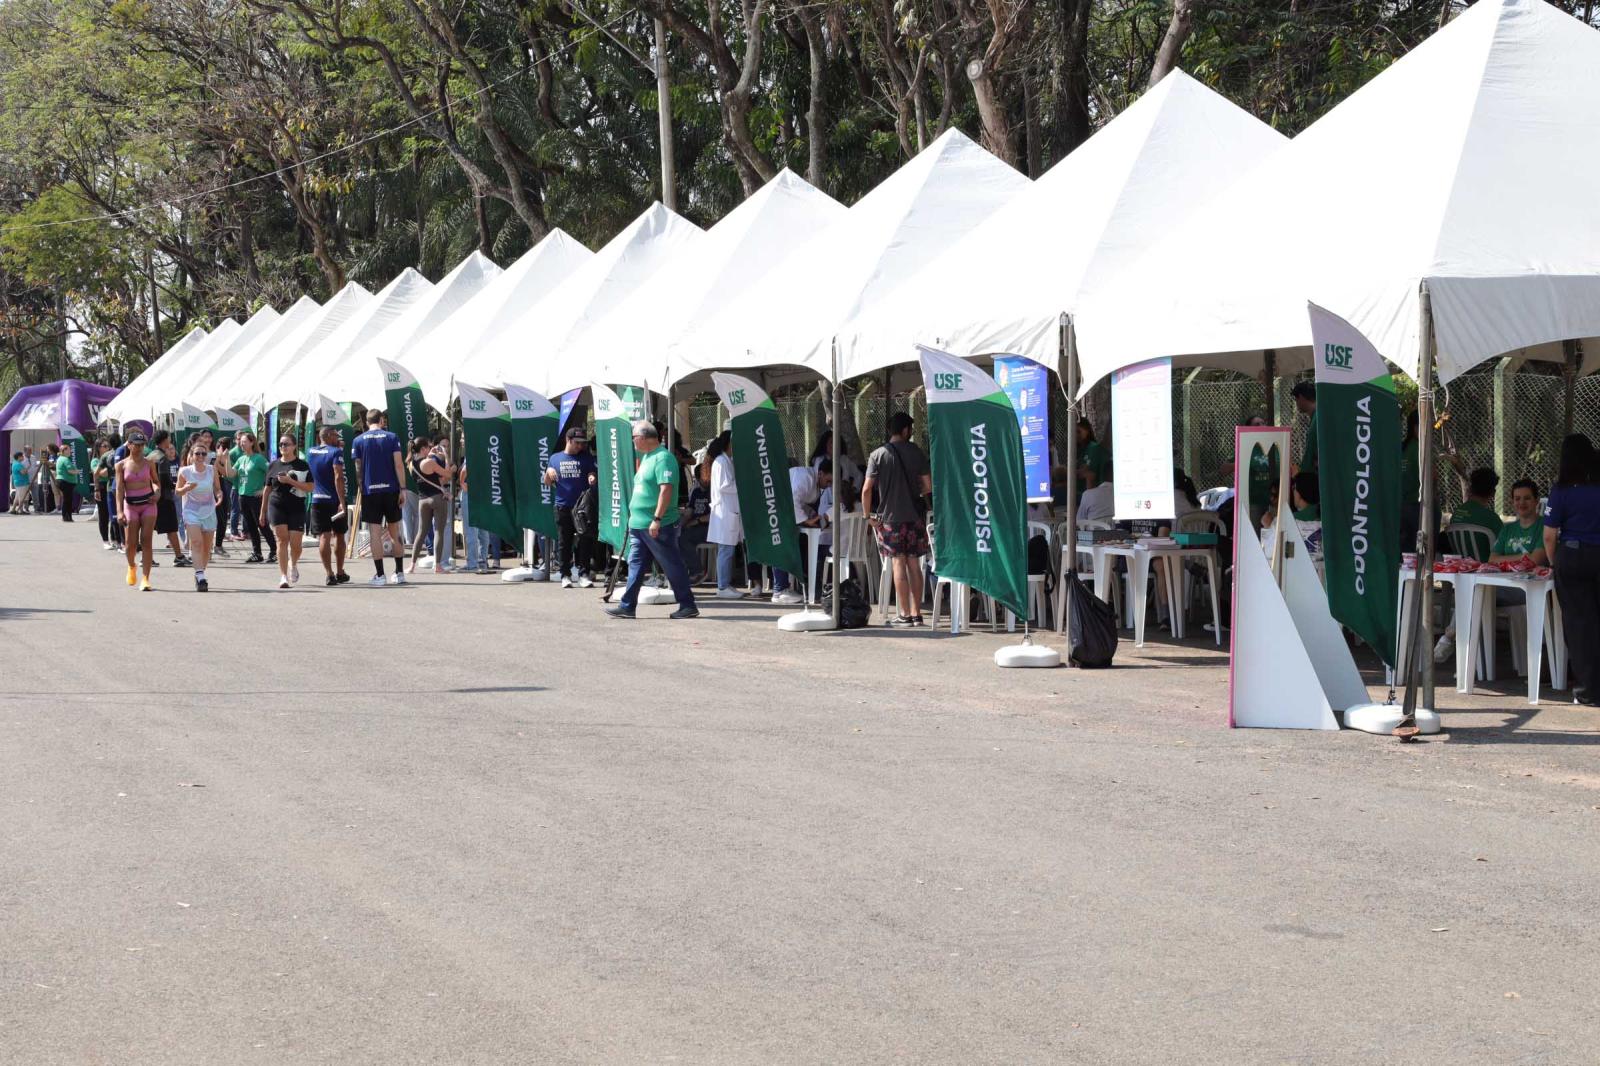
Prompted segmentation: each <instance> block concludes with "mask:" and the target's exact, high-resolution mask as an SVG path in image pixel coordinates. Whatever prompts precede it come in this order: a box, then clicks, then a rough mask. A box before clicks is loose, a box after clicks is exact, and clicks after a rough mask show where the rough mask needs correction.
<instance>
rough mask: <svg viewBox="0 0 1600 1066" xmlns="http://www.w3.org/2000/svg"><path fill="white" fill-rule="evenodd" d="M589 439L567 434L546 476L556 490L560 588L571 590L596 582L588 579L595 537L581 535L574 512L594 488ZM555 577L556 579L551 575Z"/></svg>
mask: <svg viewBox="0 0 1600 1066" xmlns="http://www.w3.org/2000/svg"><path fill="white" fill-rule="evenodd" d="M588 443H589V442H588V439H587V438H586V437H585V436H584V433H583V429H582V428H581V427H579V426H573V427H572V428H571V429H569V430H567V443H566V447H565V448H564V449H563V450H561V451H559V452H557V453H556V454H554V455H552V456H551V457H550V465H549V467H548V468H547V469H546V470H545V472H544V479H545V481H546V482H547V483H549V484H551V485H554V486H555V489H556V528H557V531H558V532H559V534H560V535H559V536H558V537H557V538H556V559H557V560H558V561H559V564H560V567H561V587H562V588H564V589H570V588H571V587H572V583H573V581H574V580H576V581H577V583H578V587H579V588H584V589H586V588H590V587H592V586H593V585H594V578H592V577H591V576H590V575H589V567H590V566H591V565H593V564H592V563H591V562H590V560H592V559H593V558H594V535H593V534H587V535H583V536H580V535H579V534H578V526H577V523H576V522H574V521H573V515H572V509H573V508H574V507H576V506H577V505H578V497H580V496H582V495H583V490H584V489H586V488H588V487H589V486H590V485H593V484H594V481H595V476H594V470H595V462H594V456H593V455H591V454H590V453H589V447H588ZM574 553H576V555H577V572H576V573H574V572H573V555H574ZM551 576H552V577H553V576H554V575H551Z"/></svg>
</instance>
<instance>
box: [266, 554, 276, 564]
mask: <svg viewBox="0 0 1600 1066" xmlns="http://www.w3.org/2000/svg"><path fill="white" fill-rule="evenodd" d="M277 561H278V553H277V552H269V553H267V562H269V563H275V562H277Z"/></svg>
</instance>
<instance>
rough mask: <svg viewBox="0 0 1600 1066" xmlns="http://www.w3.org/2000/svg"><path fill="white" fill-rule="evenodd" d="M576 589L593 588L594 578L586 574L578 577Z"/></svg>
mask: <svg viewBox="0 0 1600 1066" xmlns="http://www.w3.org/2000/svg"><path fill="white" fill-rule="evenodd" d="M578 587H579V588H580V589H592V588H594V578H592V577H590V576H589V575H588V574H582V575H580V576H579V578H578Z"/></svg>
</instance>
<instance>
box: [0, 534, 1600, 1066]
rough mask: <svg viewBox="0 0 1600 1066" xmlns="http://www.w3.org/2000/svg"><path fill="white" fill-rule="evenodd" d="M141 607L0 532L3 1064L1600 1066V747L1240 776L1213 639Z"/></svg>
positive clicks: (448, 585)
mask: <svg viewBox="0 0 1600 1066" xmlns="http://www.w3.org/2000/svg"><path fill="white" fill-rule="evenodd" d="M355 572H356V573H357V574H358V575H361V576H365V575H366V574H367V573H370V570H367V571H363V570H361V569H360V568H359V567H358V568H357V569H356V570H355ZM157 575H158V576H157V584H158V587H159V591H157V592H153V593H150V594H147V595H145V594H139V593H136V592H133V591H131V590H129V589H127V588H126V587H125V586H124V585H123V584H122V583H121V576H122V571H121V567H120V564H119V562H118V560H117V558H116V557H114V556H112V555H111V554H110V553H106V552H102V551H100V550H99V546H98V544H97V543H96V542H95V535H94V531H93V527H92V526H91V525H86V524H79V525H77V526H75V527H64V526H63V525H62V524H61V523H58V522H56V521H54V520H50V519H44V518H16V517H12V516H7V515H0V667H3V670H0V677H4V678H5V685H4V689H5V693H4V695H3V696H0V765H3V766H4V768H5V770H4V773H3V774H0V1061H4V1062H7V1063H25V1064H29V1066H43V1064H50V1063H63V1064H68V1063H70V1064H81V1063H119V1064H123V1063H163V1064H166V1063H205V1064H218V1063H268V1064H276V1063H283V1062H323V1063H383V1064H395V1063H512V1062H515V1063H540V1064H549V1063H568V1062H584V1063H588V1062H616V1063H648V1062H680V1063H729V1064H754V1063H877V1062H889V1061H896V1062H915V1063H961V1064H970V1063H997V1064H1018V1063H1055V1062H1072V1063H1080V1062H1081V1063H1115V1064H1130V1063H1161V1064H1171V1063H1185V1064H1188V1063H1219V1064H1236V1063H1257V1062H1293V1063H1373V1062H1386V1063H1450V1064H1461V1063H1496V1064H1499V1063H1512V1062H1516V1063H1530V1062H1531V1063H1587V1062H1593V1061H1595V1060H1596V1058H1597V1052H1596V1050H1595V1049H1596V1048H1597V1047H1600V1016H1597V1014H1596V1012H1595V1010H1594V1006H1593V1003H1594V988H1595V986H1596V983H1597V979H1600V952H1597V951H1596V947H1597V940H1600V938H1597V936H1596V933H1595V917H1594V916H1595V912H1596V909H1597V904H1600V898H1597V897H1600V893H1597V891H1596V887H1595V886H1596V879H1597V877H1600V861H1597V854H1596V846H1595V841H1596V835H1597V834H1596V830H1597V828H1600V770H1597V768H1596V766H1595V760H1594V754H1595V750H1596V749H1595V744H1596V743H1597V742H1600V718H1597V717H1596V716H1595V715H1594V714H1593V713H1592V712H1582V711H1578V710H1575V709H1573V708H1571V707H1570V706H1569V707H1565V708H1562V707H1555V708H1551V707H1548V706H1547V707H1546V708H1545V709H1543V710H1539V711H1538V712H1537V713H1532V714H1530V713H1529V711H1528V709H1527V708H1526V707H1525V706H1523V705H1521V704H1519V702H1518V701H1517V700H1516V699H1515V698H1514V697H1512V696H1485V697H1481V698H1479V699H1477V700H1475V701H1473V702H1472V705H1471V706H1470V707H1469V708H1467V709H1465V710H1458V711H1453V712H1450V713H1447V715H1446V723H1447V725H1448V727H1449V729H1450V733H1449V735H1448V737H1447V738H1443V739H1435V740H1432V741H1430V742H1428V743H1425V744H1418V745H1414V746H1401V745H1399V744H1397V743H1394V742H1392V741H1388V740H1380V739H1376V738H1372V737H1368V736H1365V735H1359V734H1339V735H1326V734H1291V733H1274V732H1245V731H1234V732H1230V731H1228V730H1227V729H1224V728H1222V727H1221V724H1222V722H1223V721H1224V717H1225V710H1224V699H1225V683H1226V670H1225V661H1224V660H1223V659H1222V658H1221V657H1220V656H1219V655H1217V654H1216V653H1215V651H1214V650H1213V649H1210V648H1208V647H1206V646H1204V645H1203V644H1201V643H1199V642H1194V643H1192V644H1191V645H1188V646H1175V645H1165V646H1161V645H1152V646H1151V647H1150V648H1149V649H1147V650H1146V652H1145V653H1143V654H1134V653H1132V652H1131V650H1130V649H1127V648H1125V649H1124V653H1123V655H1122V657H1121V666H1120V668H1119V669H1117V670H1115V671H1112V672H1105V673H1099V674H1083V673H1077V672H1069V671H1066V670H1060V671H1050V672H1032V673H1027V672H1011V673H1002V672H1000V671H997V670H995V669H994V668H993V667H992V666H990V665H989V657H990V654H991V652H992V650H993V648H994V646H995V644H996V638H991V637H988V636H977V637H965V638H958V639H950V638H940V637H933V636H930V635H928V634H926V633H920V634H901V633H888V632H883V631H874V632H858V633H850V634H843V635H827V636H806V637H801V636H789V635H783V634H779V633H778V632H777V631H776V630H775V629H774V628H773V627H772V625H771V624H770V619H771V618H772V617H773V616H774V614H775V613H776V612H775V611H774V610H773V609H771V608H768V607H764V606H754V605H732V606H727V605H722V606H718V605H712V606H708V607H707V608H706V616H705V618H703V619H702V620H700V621H698V622H681V623H674V622H669V621H667V620H665V619H664V617H661V616H662V615H664V614H665V610H664V609H660V610H656V611H648V612H647V613H648V614H650V617H649V618H647V619H641V620H640V621H637V622H634V623H621V622H612V621H609V620H606V619H604V618H602V617H601V616H600V614H599V605H598V603H597V602H596V600H595V598H594V597H593V595H592V594H590V593H582V592H578V591H572V592H562V591H561V590H559V589H556V588H552V587H549V586H502V585H499V584H498V583H496V582H493V581H490V580H486V579H482V578H472V577H457V578H439V579H422V580H419V581H418V582H417V583H416V584H415V585H414V586H413V587H411V588H408V589H368V588H364V587H349V588H343V589H339V590H324V589H322V588H320V587H315V586H312V585H309V584H308V585H307V586H306V587H304V588H301V589H297V590H294V591H292V592H288V593H279V592H277V591H275V590H272V589H271V588H270V585H271V583H272V580H271V576H270V575H269V574H268V573H267V572H266V571H265V569H264V568H252V569H249V570H247V569H246V568H244V567H242V566H237V565H235V566H227V565H224V566H220V567H217V568H215V570H214V574H213V582H214V588H216V589H217V591H215V592H213V593H212V594H210V595H209V596H204V597H202V596H197V595H194V594H193V593H190V592H187V591H178V590H181V589H187V588H188V587H189V582H190V578H189V575H188V573H187V572H179V571H174V570H173V569H171V567H170V566H168V567H163V568H161V569H160V570H159V571H157ZM157 691H160V692H161V695H159V696H157V695H154V694H153V693H155V692H157Z"/></svg>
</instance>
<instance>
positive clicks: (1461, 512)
mask: <svg viewBox="0 0 1600 1066" xmlns="http://www.w3.org/2000/svg"><path fill="white" fill-rule="evenodd" d="M1499 487H1500V475H1499V474H1497V473H1495V472H1494V471H1493V470H1491V469H1490V468H1488V467H1486V466H1480V467H1479V468H1478V469H1476V470H1474V471H1473V472H1472V473H1470V474H1468V475H1467V498H1466V499H1465V500H1462V501H1461V503H1460V504H1459V505H1457V507H1456V509H1455V510H1454V511H1452V512H1451V513H1450V524H1451V525H1452V526H1477V527H1478V528H1480V529H1485V530H1488V531H1489V535H1488V536H1487V537H1486V536H1484V535H1483V534H1482V533H1475V532H1467V531H1460V532H1458V533H1457V534H1455V535H1454V536H1451V537H1450V538H1449V539H1450V546H1451V547H1452V548H1454V549H1455V550H1456V551H1457V552H1458V553H1460V554H1462V555H1470V556H1471V557H1472V558H1474V559H1476V560H1478V562H1480V563H1481V562H1485V561H1486V560H1487V559H1488V558H1489V552H1490V550H1491V549H1492V548H1493V547H1494V539H1495V537H1496V536H1498V535H1499V533H1500V526H1501V525H1502V524H1503V523H1502V522H1501V520H1500V516H1499V515H1498V514H1496V513H1495V509H1494V493H1495V490H1496V489H1498V488H1499ZM1447 532H1448V531H1447Z"/></svg>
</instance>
